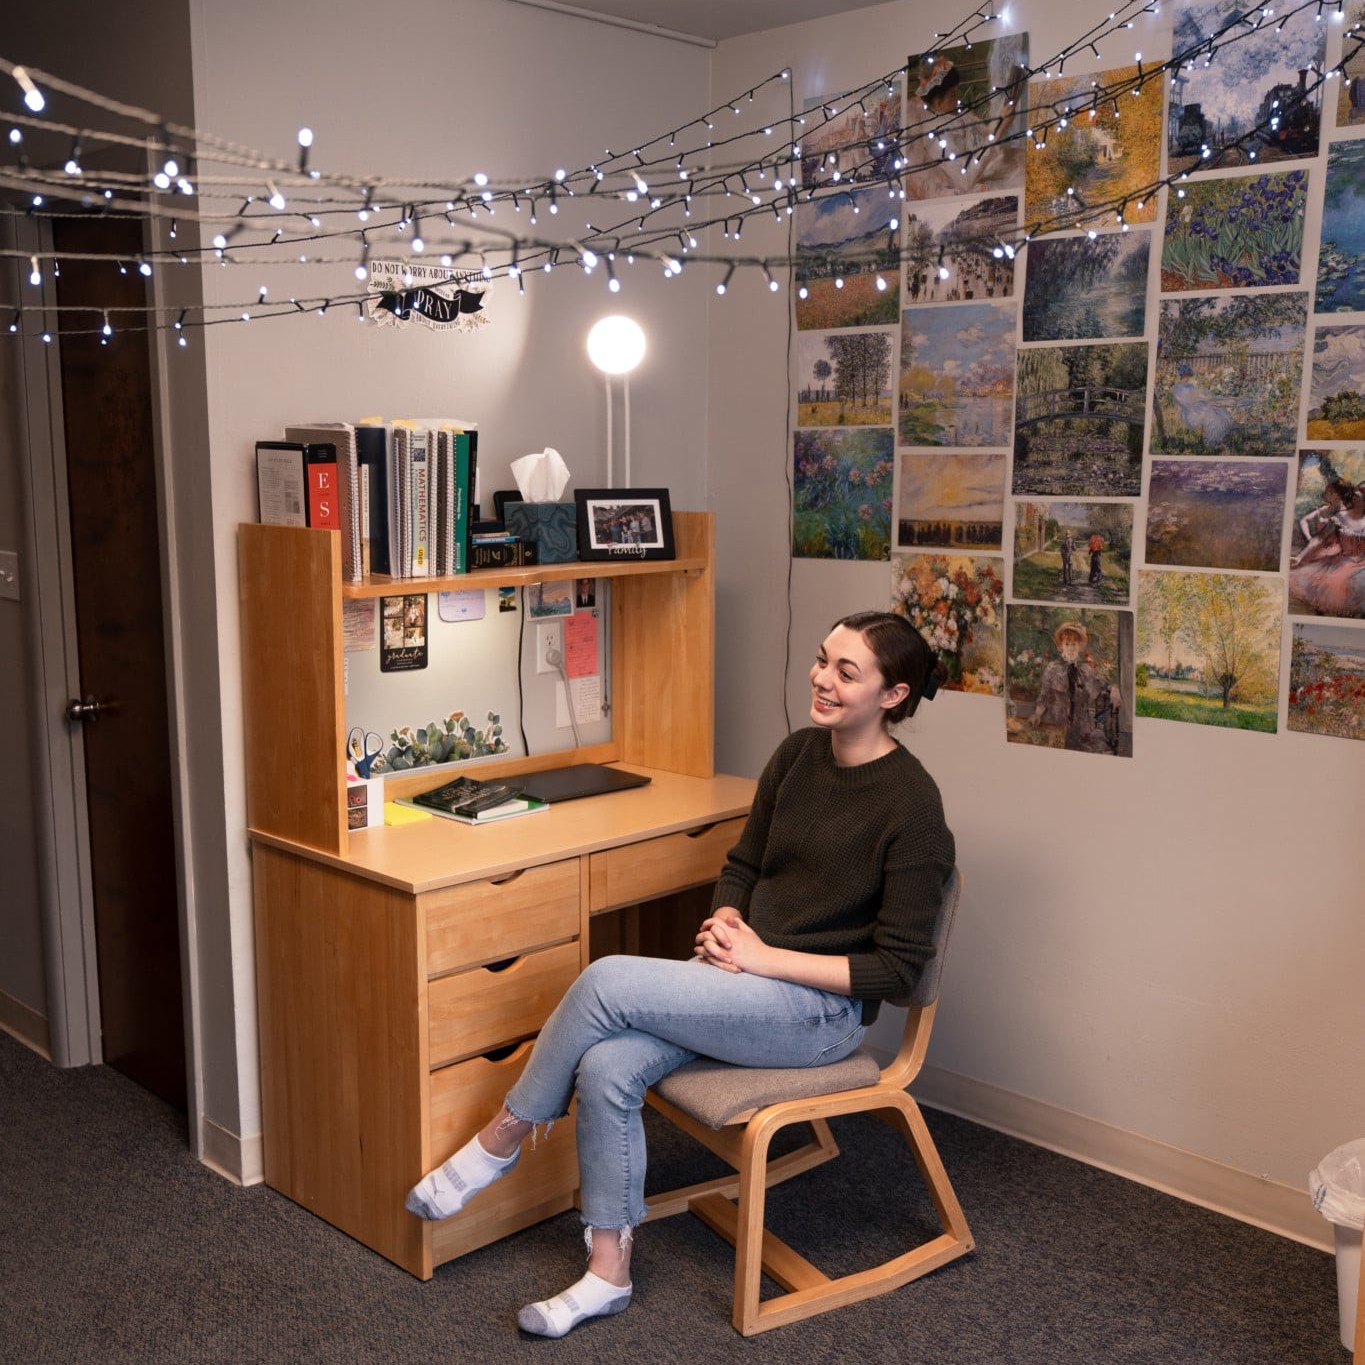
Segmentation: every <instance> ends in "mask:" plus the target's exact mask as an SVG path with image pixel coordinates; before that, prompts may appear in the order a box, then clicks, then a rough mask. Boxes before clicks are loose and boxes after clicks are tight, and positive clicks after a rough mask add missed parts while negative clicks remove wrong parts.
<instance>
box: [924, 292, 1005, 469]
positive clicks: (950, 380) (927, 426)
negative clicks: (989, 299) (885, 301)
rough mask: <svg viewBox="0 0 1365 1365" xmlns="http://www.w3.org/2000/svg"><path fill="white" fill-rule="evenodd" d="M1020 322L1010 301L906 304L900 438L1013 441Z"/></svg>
mask: <svg viewBox="0 0 1365 1365" xmlns="http://www.w3.org/2000/svg"><path fill="white" fill-rule="evenodd" d="M1016 326H1017V322H1016V318H1015V307H1014V305H1013V304H1012V303H968V304H962V305H958V306H948V305H946V304H945V305H942V306H940V307H937V308H907V309H906V310H905V312H904V313H903V314H902V317H901V358H900V443H901V444H902V445H906V446H1004V445H1006V444H1008V442H1009V431H1010V410H1011V408H1012V406H1013V400H1014V350H1015V345H1014V334H1015V328H1016Z"/></svg>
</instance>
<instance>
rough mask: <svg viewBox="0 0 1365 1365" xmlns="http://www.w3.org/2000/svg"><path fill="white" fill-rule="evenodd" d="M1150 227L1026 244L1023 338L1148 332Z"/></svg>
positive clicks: (1096, 337) (1071, 338)
mask: <svg viewBox="0 0 1365 1365" xmlns="http://www.w3.org/2000/svg"><path fill="white" fill-rule="evenodd" d="M1151 256H1152V233H1151V230H1150V229H1149V228H1137V229H1136V230H1134V231H1132V232H1105V233H1097V234H1096V235H1095V236H1094V237H1090V236H1084V237H1043V238H1039V239H1036V240H1034V241H1032V242H1030V243H1029V248H1028V252H1027V257H1028V259H1027V261H1026V262H1025V264H1026V267H1027V273H1026V274H1025V276H1024V340H1025V341H1076V340H1083V339H1094V340H1099V339H1100V338H1102V337H1140V336H1141V335H1142V334H1143V333H1144V332H1145V331H1146V330H1147V273H1148V268H1149V264H1150V261H1151Z"/></svg>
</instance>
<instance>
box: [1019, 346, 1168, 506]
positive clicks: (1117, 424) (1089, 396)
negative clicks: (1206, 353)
mask: <svg viewBox="0 0 1365 1365" xmlns="http://www.w3.org/2000/svg"><path fill="white" fill-rule="evenodd" d="M1018 385H1019V393H1018V401H1017V403H1016V405H1015V412H1014V492H1015V493H1016V494H1018V495H1021V494H1026V493H1044V494H1052V495H1055V496H1058V497H1129V498H1131V497H1136V496H1137V495H1138V493H1139V492H1140V491H1141V488H1142V433H1143V428H1144V426H1145V424H1146V415H1147V345H1146V343H1145V342H1137V341H1128V342H1119V343H1115V344H1113V345H1106V346H1094V345H1091V346H1036V347H1030V348H1029V349H1027V350H1021V351H1020V352H1019V378H1018Z"/></svg>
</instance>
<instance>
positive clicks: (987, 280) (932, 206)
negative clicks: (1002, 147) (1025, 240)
mask: <svg viewBox="0 0 1365 1365" xmlns="http://www.w3.org/2000/svg"><path fill="white" fill-rule="evenodd" d="M1018 237H1019V197H1018V195H1014V194H1001V195H996V196H994V197H992V198H989V199H973V200H970V201H966V202H964V201H963V200H960V199H948V200H944V201H943V202H941V203H929V204H916V205H915V207H914V208H913V209H910V210H907V212H906V214H905V301H906V302H907V303H958V302H962V301H964V300H968V299H1007V298H1009V297H1010V296H1011V295H1013V293H1014V247H1015V242H1016V240H1017V239H1018Z"/></svg>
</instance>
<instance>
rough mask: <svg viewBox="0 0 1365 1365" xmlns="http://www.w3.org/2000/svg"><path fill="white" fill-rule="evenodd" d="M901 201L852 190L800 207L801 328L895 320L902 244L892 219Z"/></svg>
mask: <svg viewBox="0 0 1365 1365" xmlns="http://www.w3.org/2000/svg"><path fill="white" fill-rule="evenodd" d="M898 202H899V201H898V200H893V199H891V198H890V197H889V196H888V195H887V194H886V193H885V192H884V191H883V190H848V191H845V192H843V193H839V194H830V195H826V196H825V197H823V198H821V199H814V200H812V201H811V202H810V203H806V204H798V205H797V206H796V214H795V218H794V221H795V228H796V264H795V267H794V273H795V276H796V286H797V288H796V325H797V327H798V328H799V329H801V330H802V331H806V330H818V329H821V328H829V327H871V326H875V325H877V324H887V323H894V322H895V321H896V315H897V313H898V312H899V310H900V302H899V299H898V296H897V293H896V290H895V288H894V285H895V283H896V277H897V275H898V273H899V271H900V243H899V242H898V240H897V235H896V231H897V230H896V227H895V226H893V224H895V222H896V217H895V214H896V209H895V205H896V204H897V203H898ZM879 281H880V286H881V287H880V288H879V287H878V282H879Z"/></svg>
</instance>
